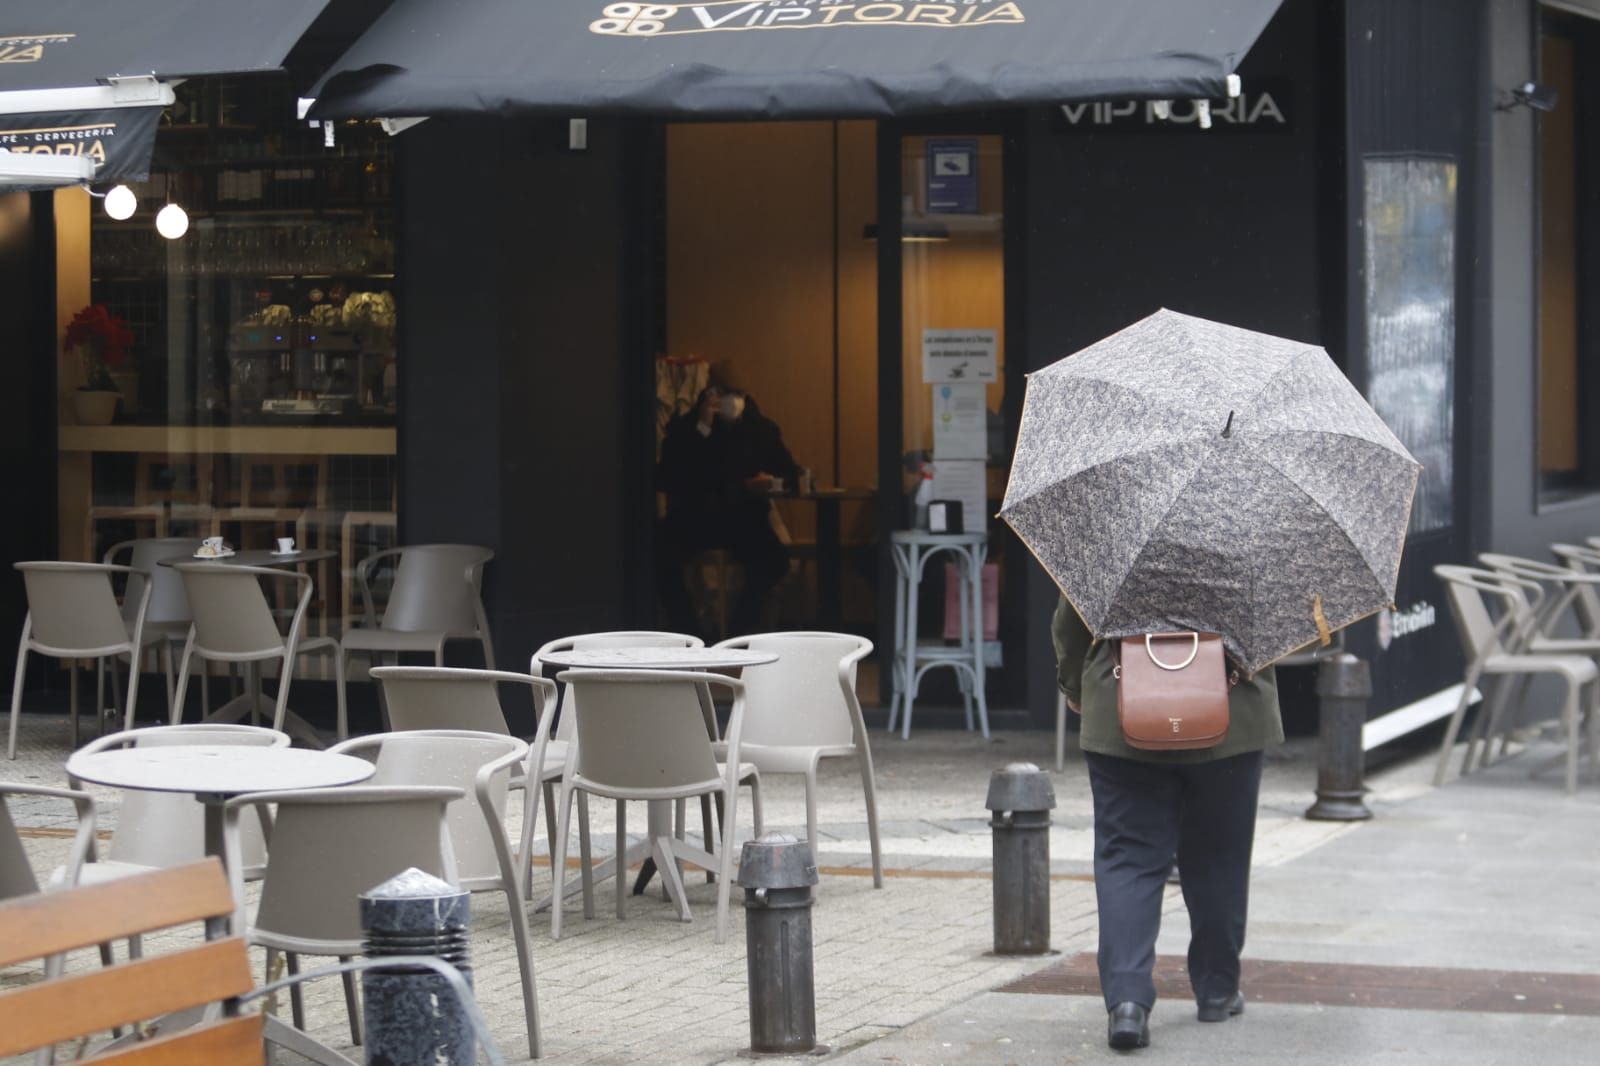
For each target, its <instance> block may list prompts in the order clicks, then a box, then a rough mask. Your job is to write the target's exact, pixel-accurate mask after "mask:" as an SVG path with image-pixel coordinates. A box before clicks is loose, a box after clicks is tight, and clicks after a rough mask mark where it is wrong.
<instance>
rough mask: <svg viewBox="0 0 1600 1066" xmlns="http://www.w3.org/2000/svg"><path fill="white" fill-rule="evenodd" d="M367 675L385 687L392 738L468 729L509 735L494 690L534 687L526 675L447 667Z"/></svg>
mask: <svg viewBox="0 0 1600 1066" xmlns="http://www.w3.org/2000/svg"><path fill="white" fill-rule="evenodd" d="M371 673H372V677H373V678H374V679H375V680H376V681H377V682H378V684H380V685H382V686H383V698H384V702H385V703H386V704H388V707H389V728H390V729H392V730H394V731H395V732H404V731H407V730H412V729H467V730H472V731H474V732H478V733H501V734H505V735H510V733H511V729H510V727H509V726H508V725H507V724H506V714H505V709H504V708H503V707H502V706H501V704H500V690H499V688H498V687H497V686H498V685H500V684H502V683H510V684H520V685H527V684H530V683H531V681H532V678H530V677H529V676H528V675H527V674H513V673H511V672H510V671H506V670H464V669H457V668H455V667H448V666H375V667H373V668H372V671H371Z"/></svg>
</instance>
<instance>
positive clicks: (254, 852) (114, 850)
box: [72, 724, 289, 953]
mask: <svg viewBox="0 0 1600 1066" xmlns="http://www.w3.org/2000/svg"><path fill="white" fill-rule="evenodd" d="M190 745H203V746H207V747H213V746H219V745H226V746H229V747H249V748H286V747H288V746H289V735H288V734H287V733H280V732H277V731H276V730H273V729H264V728H261V727H259V726H249V725H231V724H217V725H157V726H146V727H145V728H143V729H134V730H129V731H127V732H123V733H112V734H111V735H109V736H104V737H101V738H99V739H98V740H91V741H90V742H89V743H88V744H86V745H84V747H83V751H84V753H85V754H87V753H90V752H96V751H107V750H110V749H113V748H154V747H182V746H190ZM72 787H73V788H81V787H82V786H81V784H80V783H79V782H77V781H73V782H72ZM121 800H122V802H121V805H120V806H119V807H118V809H117V825H116V828H115V829H113V830H112V832H111V843H110V845H109V846H108V847H107V849H106V853H105V858H103V859H94V860H91V861H90V862H89V863H88V865H86V866H85V867H84V870H83V878H82V879H83V882H84V883H85V884H98V883H100V882H102V881H112V880H116V879H117V878H121V877H127V876H129V875H131V874H136V873H144V872H146V871H149V870H156V869H164V868H167V867H171V866H182V865H184V864H185V863H190V862H198V861H200V860H201V859H203V858H205V854H206V849H205V817H204V811H205V809H204V808H203V807H202V806H201V805H200V804H198V803H196V802H195V801H194V797H193V796H191V795H188V794H186V793H178V792H150V791H145V790H142V789H128V790H126V791H124V792H122V793H121ZM241 849H242V850H241V859H242V863H243V866H242V869H241V874H242V877H243V879H244V880H246V881H253V880H257V879H258V878H260V876H261V872H262V870H263V869H264V868H265V866H266V861H267V849H266V841H265V838H264V836H263V832H262V825H261V823H260V820H259V819H257V818H250V819H247V820H246V821H245V823H244V825H243V827H242V831H241ZM135 953H137V952H135Z"/></svg>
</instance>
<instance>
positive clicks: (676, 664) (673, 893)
mask: <svg viewBox="0 0 1600 1066" xmlns="http://www.w3.org/2000/svg"><path fill="white" fill-rule="evenodd" d="M539 661H540V664H541V665H543V666H555V667H560V668H563V669H570V670H695V671H706V670H733V669H740V668H743V667H749V666H765V665H766V664H768V663H775V662H777V661H778V656H777V653H775V652H770V651H750V650H747V649H744V648H639V647H633V648H572V649H569V650H566V651H555V652H551V653H550V654H549V655H547V656H545V657H544V658H543V659H541V660H539ZM700 709H701V711H702V713H703V714H704V715H705V719H706V732H707V733H708V734H709V735H710V736H712V737H715V736H716V735H717V720H716V717H715V714H714V711H713V708H712V706H711V695H710V693H708V692H702V693H701V695H700ZM645 806H646V809H647V810H648V812H649V818H648V822H649V827H648V829H647V830H646V839H645V840H644V841H643V842H641V843H639V844H635V845H634V846H633V847H631V848H629V849H628V851H627V854H626V855H624V856H623V857H622V861H621V865H620V866H618V865H616V860H615V859H607V860H606V861H605V862H603V863H601V864H600V865H599V866H597V867H596V868H595V871H594V876H595V878H596V879H604V878H605V877H607V876H609V875H610V874H611V873H613V872H615V874H616V876H618V877H625V876H627V869H628V867H629V866H630V865H632V864H633V863H634V862H635V861H637V860H640V859H642V860H643V865H642V866H641V867H640V869H639V877H638V879H637V880H636V881H634V884H633V894H634V895H636V896H637V895H640V894H642V893H643V892H644V890H645V886H646V885H648V884H649V883H650V878H651V877H652V876H654V874H655V872H656V869H657V867H659V866H661V865H662V864H663V863H666V862H669V861H673V859H674V857H675V845H676V838H675V837H674V835H673V831H672V801H671V800H652V801H650V802H649V803H647V804H646V805H645ZM661 883H662V887H663V888H665V889H666V890H667V897H668V898H669V899H670V900H672V902H674V903H676V904H677V905H678V913H679V914H680V915H682V916H683V917H684V918H685V920H687V919H688V914H689V904H688V901H687V900H685V899H683V898H682V897H681V896H679V895H678V893H677V887H676V886H675V885H674V884H673V881H672V878H670V877H663V878H662V879H661ZM578 887H579V886H574V887H573V889H572V891H577V890H578Z"/></svg>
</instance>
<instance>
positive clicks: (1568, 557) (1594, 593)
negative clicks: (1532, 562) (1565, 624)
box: [1550, 544, 1600, 638]
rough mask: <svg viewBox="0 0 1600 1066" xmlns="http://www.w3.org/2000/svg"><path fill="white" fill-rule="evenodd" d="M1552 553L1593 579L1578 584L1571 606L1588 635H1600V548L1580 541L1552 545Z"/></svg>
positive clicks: (1582, 630)
mask: <svg viewBox="0 0 1600 1066" xmlns="http://www.w3.org/2000/svg"><path fill="white" fill-rule="evenodd" d="M1550 552H1551V554H1553V555H1554V556H1555V557H1556V558H1557V559H1559V560H1561V563H1562V565H1564V566H1566V567H1567V568H1569V569H1571V570H1575V571H1577V572H1578V573H1580V574H1583V575H1584V576H1585V577H1586V578H1591V579H1593V580H1589V581H1583V582H1580V583H1578V584H1577V588H1576V592H1575V594H1574V596H1573V600H1572V607H1573V610H1574V611H1576V612H1577V615H1578V626H1579V629H1580V631H1581V632H1582V633H1583V635H1584V636H1585V637H1590V638H1600V585H1597V582H1600V548H1586V547H1583V546H1582V545H1578V544H1552V545H1550Z"/></svg>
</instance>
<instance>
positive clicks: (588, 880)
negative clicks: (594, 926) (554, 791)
mask: <svg viewBox="0 0 1600 1066" xmlns="http://www.w3.org/2000/svg"><path fill="white" fill-rule="evenodd" d="M593 861H594V860H593V858H592V857H591V856H590V854H589V794H588V793H587V792H585V793H583V794H582V795H580V796H579V797H578V868H579V881H580V883H581V884H582V885H583V916H584V917H585V918H593V917H594V866H593V865H592V863H593Z"/></svg>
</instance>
